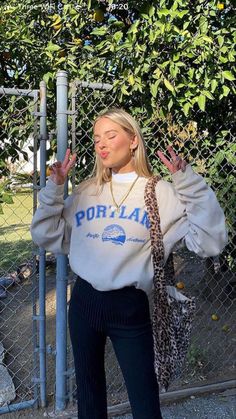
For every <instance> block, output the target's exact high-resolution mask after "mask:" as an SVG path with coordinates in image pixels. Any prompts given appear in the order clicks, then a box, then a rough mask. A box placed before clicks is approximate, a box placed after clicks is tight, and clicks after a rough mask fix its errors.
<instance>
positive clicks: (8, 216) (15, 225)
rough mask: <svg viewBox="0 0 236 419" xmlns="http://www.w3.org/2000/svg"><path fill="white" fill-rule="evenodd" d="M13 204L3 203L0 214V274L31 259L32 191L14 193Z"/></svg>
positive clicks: (10, 270)
mask: <svg viewBox="0 0 236 419" xmlns="http://www.w3.org/2000/svg"><path fill="white" fill-rule="evenodd" d="M13 200H14V203H13V204H10V205H8V204H3V205H2V207H3V214H1V215H0V274H1V275H3V274H6V273H10V272H12V271H14V270H16V268H17V266H19V265H20V264H21V263H23V262H25V261H26V260H28V259H31V257H32V253H33V247H34V245H33V242H32V239H31V234H30V224H31V220H32V216H33V195H32V193H28V194H26V193H16V194H15V195H14V197H13Z"/></svg>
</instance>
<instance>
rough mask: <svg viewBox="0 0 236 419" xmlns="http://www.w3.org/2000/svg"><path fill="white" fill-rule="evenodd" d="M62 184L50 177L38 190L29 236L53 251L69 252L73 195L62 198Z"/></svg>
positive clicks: (39, 244)
mask: <svg viewBox="0 0 236 419" xmlns="http://www.w3.org/2000/svg"><path fill="white" fill-rule="evenodd" d="M63 195H64V185H56V184H55V183H54V182H53V181H52V180H51V179H50V178H49V179H48V181H47V184H46V186H45V187H44V188H42V189H41V191H40V192H39V196H38V198H39V206H38V208H37V210H36V212H35V214H34V216H33V220H32V224H31V229H30V231H31V236H32V239H33V241H34V243H36V244H37V245H38V246H41V247H44V248H45V249H46V250H48V251H51V252H53V253H65V254H68V253H69V249H70V237H71V229H72V212H73V207H74V196H73V195H70V196H69V197H68V198H67V199H66V200H64V199H63Z"/></svg>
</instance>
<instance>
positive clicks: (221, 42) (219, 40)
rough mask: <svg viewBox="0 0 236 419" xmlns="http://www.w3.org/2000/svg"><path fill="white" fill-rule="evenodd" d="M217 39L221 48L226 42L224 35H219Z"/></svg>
mask: <svg viewBox="0 0 236 419" xmlns="http://www.w3.org/2000/svg"><path fill="white" fill-rule="evenodd" d="M217 41H218V44H219V47H220V48H221V47H222V45H223V43H224V37H223V36H221V35H219V36H217Z"/></svg>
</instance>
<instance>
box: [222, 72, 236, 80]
mask: <svg viewBox="0 0 236 419" xmlns="http://www.w3.org/2000/svg"><path fill="white" fill-rule="evenodd" d="M222 76H223V77H224V78H225V79H227V80H230V81H233V80H235V77H234V75H233V74H232V73H231V71H228V70H227V71H222Z"/></svg>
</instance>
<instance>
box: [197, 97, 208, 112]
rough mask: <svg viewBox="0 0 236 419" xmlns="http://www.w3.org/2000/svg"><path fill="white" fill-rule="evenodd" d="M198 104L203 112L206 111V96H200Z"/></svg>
mask: <svg viewBox="0 0 236 419" xmlns="http://www.w3.org/2000/svg"><path fill="white" fill-rule="evenodd" d="M197 103H198V106H199V108H200V109H201V111H205V106H206V96H204V95H200V96H198V99H197Z"/></svg>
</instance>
